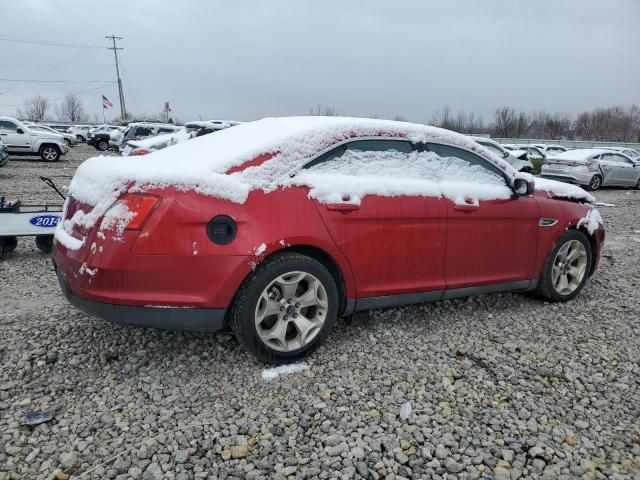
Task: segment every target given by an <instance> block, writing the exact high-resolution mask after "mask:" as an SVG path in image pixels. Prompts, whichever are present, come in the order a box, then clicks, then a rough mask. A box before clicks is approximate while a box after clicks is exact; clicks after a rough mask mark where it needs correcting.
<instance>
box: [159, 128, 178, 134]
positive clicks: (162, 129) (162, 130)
mask: <svg viewBox="0 0 640 480" xmlns="http://www.w3.org/2000/svg"><path fill="white" fill-rule="evenodd" d="M174 131H175V130H174V129H173V128H160V129H158V134H160V133H172V132H174Z"/></svg>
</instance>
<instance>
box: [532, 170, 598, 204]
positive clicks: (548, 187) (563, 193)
mask: <svg viewBox="0 0 640 480" xmlns="http://www.w3.org/2000/svg"><path fill="white" fill-rule="evenodd" d="M531 180H532V181H533V183H534V187H535V189H536V190H537V191H539V192H544V193H545V194H546V195H547V196H549V197H552V198H567V199H571V200H577V201H581V202H587V203H594V202H595V201H596V199H595V197H594V196H593V195H591V194H590V193H589V192H587V191H585V190H584V189H582V188H580V187H579V186H577V185H573V184H572V183H564V182H559V181H557V180H551V179H549V178H541V177H533V176H531Z"/></svg>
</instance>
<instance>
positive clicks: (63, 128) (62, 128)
mask: <svg viewBox="0 0 640 480" xmlns="http://www.w3.org/2000/svg"><path fill="white" fill-rule="evenodd" d="M39 125H43V124H42V123H40V124H39ZM44 125H46V126H47V127H49V128H51V129H53V130H55V131H56V132H58V133H67V130H69V128H71V125H68V124H66V123H46V124H44Z"/></svg>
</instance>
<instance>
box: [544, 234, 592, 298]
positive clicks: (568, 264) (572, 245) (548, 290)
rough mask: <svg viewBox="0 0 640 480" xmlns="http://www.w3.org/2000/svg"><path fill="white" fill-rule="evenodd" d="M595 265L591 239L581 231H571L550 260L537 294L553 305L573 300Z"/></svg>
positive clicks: (551, 255) (564, 237) (554, 249)
mask: <svg viewBox="0 0 640 480" xmlns="http://www.w3.org/2000/svg"><path fill="white" fill-rule="evenodd" d="M592 262H593V252H592V251H591V244H590V243H589V239H588V238H587V236H586V235H585V234H584V233H582V232H581V231H579V230H567V231H566V232H565V233H564V234H563V235H562V236H561V237H560V238H559V239H558V240H557V241H556V243H555V245H554V246H553V249H552V250H551V253H550V254H549V256H548V257H547V260H546V261H545V263H544V267H543V268H542V273H541V274H540V278H539V280H538V286H537V288H536V290H535V293H536V294H537V295H538V296H540V297H542V298H544V299H545V300H548V301H550V302H567V301H569V300H571V299H572V298H574V297H575V296H576V295H578V294H579V293H580V291H581V290H582V288H583V287H584V284H585V283H586V281H587V279H588V278H589V273H590V272H591V264H592Z"/></svg>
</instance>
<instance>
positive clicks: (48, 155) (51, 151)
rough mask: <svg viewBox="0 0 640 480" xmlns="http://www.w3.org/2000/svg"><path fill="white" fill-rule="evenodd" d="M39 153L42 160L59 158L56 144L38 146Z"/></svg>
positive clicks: (52, 160) (56, 159)
mask: <svg viewBox="0 0 640 480" xmlns="http://www.w3.org/2000/svg"><path fill="white" fill-rule="evenodd" d="M39 153H40V158H41V159H42V161H43V162H57V161H58V160H60V149H59V148H58V147H57V146H56V145H43V146H42V147H40V152H39Z"/></svg>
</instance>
